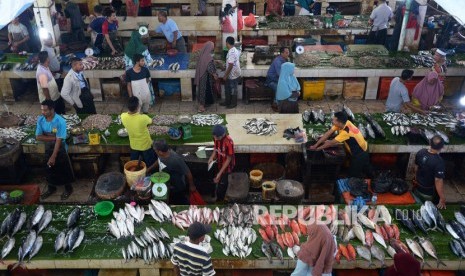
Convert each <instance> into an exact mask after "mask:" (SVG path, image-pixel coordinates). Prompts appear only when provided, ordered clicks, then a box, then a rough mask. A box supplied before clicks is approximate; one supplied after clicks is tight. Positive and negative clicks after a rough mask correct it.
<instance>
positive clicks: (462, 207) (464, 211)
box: [460, 205, 465, 216]
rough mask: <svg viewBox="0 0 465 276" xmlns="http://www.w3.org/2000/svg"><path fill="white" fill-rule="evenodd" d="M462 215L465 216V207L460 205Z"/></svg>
mask: <svg viewBox="0 0 465 276" xmlns="http://www.w3.org/2000/svg"><path fill="white" fill-rule="evenodd" d="M460 213H462V215H464V216H465V205H460Z"/></svg>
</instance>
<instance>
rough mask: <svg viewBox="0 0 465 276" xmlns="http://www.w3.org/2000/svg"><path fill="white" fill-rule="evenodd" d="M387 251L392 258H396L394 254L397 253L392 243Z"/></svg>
mask: <svg viewBox="0 0 465 276" xmlns="http://www.w3.org/2000/svg"><path fill="white" fill-rule="evenodd" d="M386 251H387V253H388V254H389V256H391V258H394V255H396V250H395V249H394V248H392V246H390V245H389V246H388V247H387V249H386Z"/></svg>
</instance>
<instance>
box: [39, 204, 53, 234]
mask: <svg viewBox="0 0 465 276" xmlns="http://www.w3.org/2000/svg"><path fill="white" fill-rule="evenodd" d="M51 221H52V211H50V210H47V211H45V213H44V215H43V216H42V219H41V220H40V222H39V229H38V230H37V234H38V233H40V232H42V230H44V229H45V228H46V227H47V226H48V224H49V223H50V222H51Z"/></svg>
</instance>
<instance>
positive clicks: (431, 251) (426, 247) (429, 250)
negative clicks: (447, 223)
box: [418, 237, 446, 267]
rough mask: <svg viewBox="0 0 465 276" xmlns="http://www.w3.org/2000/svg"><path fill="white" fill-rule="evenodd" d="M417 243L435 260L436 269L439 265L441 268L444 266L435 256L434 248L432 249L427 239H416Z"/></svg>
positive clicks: (432, 246)
mask: <svg viewBox="0 0 465 276" xmlns="http://www.w3.org/2000/svg"><path fill="white" fill-rule="evenodd" d="M418 241H419V242H420V245H421V247H422V248H423V249H424V250H425V251H426V253H428V255H430V256H431V257H433V258H434V259H436V263H437V267H439V264H442V265H443V266H446V264H445V263H443V262H442V261H441V260H440V259H439V258H438V256H437V254H436V248H434V245H433V244H432V243H431V242H430V241H429V240H427V239H425V238H421V237H420V238H418Z"/></svg>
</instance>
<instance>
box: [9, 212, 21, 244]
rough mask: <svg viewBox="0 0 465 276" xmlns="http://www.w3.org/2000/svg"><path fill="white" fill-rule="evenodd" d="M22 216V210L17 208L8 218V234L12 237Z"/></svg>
mask: <svg viewBox="0 0 465 276" xmlns="http://www.w3.org/2000/svg"><path fill="white" fill-rule="evenodd" d="M20 218H21V211H20V210H19V209H18V208H16V209H15V210H14V211H13V212H11V216H10V219H9V220H8V225H7V234H8V235H9V236H10V237H11V236H12V234H13V231H14V229H15V226H16V225H17V224H18V220H19V219H20Z"/></svg>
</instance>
